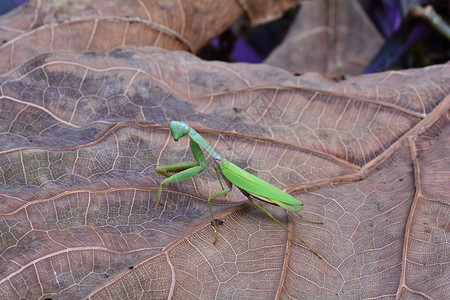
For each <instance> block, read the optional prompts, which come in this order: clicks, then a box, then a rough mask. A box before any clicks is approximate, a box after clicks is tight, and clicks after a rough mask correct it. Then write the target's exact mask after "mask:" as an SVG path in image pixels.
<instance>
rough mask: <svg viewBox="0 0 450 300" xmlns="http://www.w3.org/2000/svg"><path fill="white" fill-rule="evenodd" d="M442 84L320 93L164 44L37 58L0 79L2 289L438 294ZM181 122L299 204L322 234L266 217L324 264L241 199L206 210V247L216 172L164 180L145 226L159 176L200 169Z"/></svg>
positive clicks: (443, 179)
mask: <svg viewBox="0 0 450 300" xmlns="http://www.w3.org/2000/svg"><path fill="white" fill-rule="evenodd" d="M177 66H178V67H177ZM241 69H245V72H244V73H239V70H241ZM262 74H272V75H274V78H278V80H279V81H278V84H279V86H270V85H269V82H272V78H270V77H266V82H265V81H264V78H263V77H264V76H262ZM449 74H450V73H449V66H448V65H442V66H435V67H431V68H428V69H424V70H411V71H404V72H402V73H395V72H390V73H384V74H377V75H370V76H364V77H361V80H360V81H358V78H354V79H353V81H351V82H350V81H349V83H348V85H346V83H345V82H343V83H339V84H335V85H334V86H332V85H329V86H328V87H329V88H328V91H326V90H318V89H316V90H312V89H309V88H306V87H303V86H301V84H298V85H297V86H285V87H282V86H281V85H282V78H283V76H287V75H285V74H284V73H283V72H282V71H280V70H278V69H273V68H271V67H269V66H263V65H255V66H250V65H245V64H234V65H229V64H225V63H218V62H214V63H207V62H202V61H200V60H199V59H197V58H195V57H193V56H192V55H189V54H187V53H183V52H178V53H177V52H169V51H164V50H161V49H157V48H148V49H141V50H137V49H136V50H131V49H118V50H116V51H113V52H111V53H109V54H107V55H97V54H92V53H86V54H70V53H65V54H64V53H61V54H58V53H55V54H47V55H44V56H41V57H38V58H36V59H35V60H32V61H30V62H29V63H28V64H26V65H24V66H23V67H21V68H19V69H17V70H16V71H14V72H10V73H9V74H8V75H5V76H3V77H2V78H1V80H0V86H1V92H2V94H1V98H0V100H1V103H2V111H3V113H2V114H1V118H2V120H1V123H0V124H1V128H2V129H1V130H2V132H3V134H2V135H1V137H2V143H1V145H2V152H1V155H0V162H1V163H0V165H1V176H0V178H2V184H1V186H0V188H1V192H0V197H1V201H0V203H1V206H0V208H1V212H0V213H1V218H2V220H1V222H0V224H1V225H0V230H1V233H2V237H3V238H2V243H1V244H0V247H1V249H2V250H1V253H2V255H1V263H0V274H3V278H2V279H1V281H0V289H1V291H2V293H3V294H4V295H8V296H9V297H10V298H20V297H23V298H29V299H35V298H39V297H42V298H44V297H56V298H82V297H89V298H92V299H100V298H102V299H103V298H114V299H117V298H132V299H134V298H139V297H141V296H142V297H143V298H152V299H154V298H167V297H174V298H183V299H186V298H192V297H196V298H202V299H211V298H233V297H234V298H274V297H280V298H289V297H291V298H322V299H325V298H328V299H333V298H336V299H338V298H343V299H349V298H361V299H362V298H375V297H387V298H390V297H395V296H399V297H400V298H405V299H406V298H409V297H410V294H412V295H415V296H419V295H425V296H426V297H428V298H436V299H443V298H445V295H448V291H449V289H448V286H446V285H447V283H448V280H447V278H446V275H445V274H448V272H447V271H446V270H447V268H448V253H449V245H448V242H447V240H448V239H447V235H448V228H447V226H448V225H447V224H448V215H449V211H448V204H449V203H448V202H449V199H448V182H449V176H450V172H449V157H448V153H450V151H449V150H450V149H447V148H448V145H449V144H450V143H449V134H448V131H449V126H448V125H449V124H450V122H449V113H448V111H449V107H450V97H449V96H448V93H449V90H450V88H449V86H450V85H449ZM291 77H292V76H291ZM387 78H390V80H389V84H386V90H384V91H383V92H380V93H379V95H380V97H379V99H376V97H372V93H375V92H376V91H377V90H380V89H382V88H383V86H384V84H383V81H384V80H385V79H387ZM290 79H291V80H295V78H294V77H292V78H290ZM286 81H287V82H289V80H286ZM292 82H293V81H292ZM395 82H397V84H395ZM233 86H235V87H237V88H234V89H233ZM362 87H364V90H363V92H358V90H359V89H360V88H362ZM395 92H397V98H396V99H395V101H393V100H391V102H389V101H388V100H389V99H388V98H387V96H388V95H390V94H393V93H395ZM420 95H421V96H420ZM424 95H426V97H425V96H424ZM383 96H386V98H384V97H383ZM391 99H392V98H391ZM418 103H420V105H417V104H418ZM415 107H423V108H424V110H423V111H420V113H418V112H417V111H415ZM178 115H179V116H180V118H181V119H182V120H183V121H186V122H188V123H189V124H190V125H192V126H193V127H195V128H197V129H198V131H199V132H200V133H201V134H202V135H203V136H204V137H205V138H206V139H207V140H208V141H209V142H210V144H211V145H213V147H214V149H216V151H217V152H218V153H220V154H222V155H223V156H224V157H226V158H228V159H229V160H231V161H233V162H235V163H236V164H238V165H239V166H241V167H243V168H245V169H246V170H248V171H250V172H252V173H254V174H256V175H257V176H259V177H261V178H263V179H264V180H267V181H268V182H270V183H272V184H274V185H275V186H278V187H281V188H285V190H287V191H290V193H291V194H292V195H294V196H295V197H297V198H298V199H300V200H301V201H303V202H304V203H305V209H304V212H303V214H304V215H305V216H306V217H308V218H309V219H313V220H317V221H323V222H324V223H325V224H324V225H315V224H309V223H305V222H303V221H301V220H300V219H299V218H298V217H296V216H295V215H287V214H286V213H285V212H284V211H283V210H281V209H277V208H272V207H270V209H271V210H272V211H273V212H274V213H275V214H276V215H277V216H278V217H279V218H280V219H281V220H282V221H283V222H286V223H288V224H289V226H291V228H292V229H293V230H294V231H295V232H296V233H297V234H299V235H301V236H302V237H303V238H304V239H305V240H306V241H307V242H308V243H309V244H310V245H311V247H313V248H314V249H315V250H316V251H317V252H319V254H320V255H321V256H322V257H323V260H319V259H317V258H316V257H315V256H314V255H312V254H311V253H310V252H309V251H308V250H307V249H305V248H304V247H303V246H302V245H301V244H298V243H297V241H296V240H293V239H292V238H291V237H290V236H289V235H288V234H286V232H284V231H283V230H282V229H281V228H280V227H279V226H278V225H276V224H275V223H273V222H272V221H271V220H270V219H268V218H267V217H266V216H265V215H264V214H263V213H261V212H259V211H258V210H256V209H255V208H253V207H252V206H249V204H248V203H247V202H246V200H245V198H244V197H243V196H242V195H240V193H239V192H237V191H235V192H234V193H233V194H231V195H229V197H227V198H223V199H218V200H217V201H216V202H215V203H214V210H215V213H216V217H217V218H219V219H221V220H222V221H223V222H224V223H223V225H221V226H219V233H220V238H219V241H218V243H217V245H216V246H213V245H212V241H213V240H214V233H213V229H212V227H211V226H210V218H209V211H208V209H207V206H206V198H207V197H208V196H210V195H211V194H213V193H215V192H217V191H218V190H220V186H219V184H218V181H217V179H216V177H215V174H214V171H213V170H212V168H211V167H210V168H208V169H207V170H206V171H204V172H203V173H201V174H199V175H198V176H196V177H194V178H193V179H192V180H187V181H185V182H182V183H179V184H171V185H169V189H168V190H164V193H163V199H162V200H163V204H164V206H163V207H161V208H159V209H158V213H157V216H156V217H155V218H153V217H152V211H153V207H154V205H155V190H156V188H157V185H158V183H159V182H160V181H161V180H162V178H161V176H160V175H159V174H156V173H155V171H154V168H155V167H156V166H158V165H164V164H169V163H175V162H179V161H188V160H192V155H191V153H190V151H189V148H188V140H187V138H185V139H182V140H180V141H179V142H178V143H177V142H175V141H173V139H172V138H171V137H170V135H169V132H168V129H167V124H168V122H169V121H170V120H173V119H176V118H178ZM209 162H210V164H211V163H212V162H211V160H209ZM240 202H242V204H241V205H238V203H240Z"/></svg>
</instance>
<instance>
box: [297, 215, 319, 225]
mask: <svg viewBox="0 0 450 300" xmlns="http://www.w3.org/2000/svg"><path fill="white" fill-rule="evenodd" d="M295 214H296V215H297V216H299V217H300V218H301V219H302V220H303V221H305V222H308V223H311V224H319V225H323V224H324V223H323V222H318V221H312V220H310V219H308V218H305V217H304V216H302V215H301V214H299V213H295Z"/></svg>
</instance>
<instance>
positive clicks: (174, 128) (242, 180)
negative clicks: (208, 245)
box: [155, 121, 323, 258]
mask: <svg viewBox="0 0 450 300" xmlns="http://www.w3.org/2000/svg"><path fill="white" fill-rule="evenodd" d="M169 129H170V132H171V134H172V136H173V138H174V140H175V141H178V140H179V139H180V138H182V137H183V136H185V135H186V134H187V135H189V138H190V148H191V151H192V154H193V155H194V158H195V161H194V162H181V163H176V164H172V165H166V166H160V167H157V168H156V172H158V173H159V174H161V175H164V176H166V177H167V178H166V179H164V180H163V181H161V183H160V185H159V187H158V194H157V197H156V201H157V204H156V207H158V205H159V204H160V202H161V192H162V186H163V184H168V183H171V182H180V181H184V180H187V179H189V178H191V177H193V176H195V175H197V174H198V173H200V172H202V171H203V170H204V169H205V168H206V159H205V156H204V154H203V151H202V150H201V148H200V146H201V147H202V148H203V149H205V150H206V151H207V152H208V153H209V154H210V155H211V156H212V157H213V158H214V161H215V163H216V165H214V169H215V171H216V174H217V178H219V182H220V185H221V187H222V191H220V192H219V193H217V194H215V195H213V196H211V197H209V198H208V208H209V211H210V213H211V223H212V224H213V226H214V230H215V232H216V238H215V240H214V244H215V243H216V241H217V239H218V232H217V224H216V220H215V219H214V214H213V211H212V208H211V200H212V199H214V198H217V197H220V196H222V195H225V194H227V193H228V192H230V191H231V188H232V186H233V184H234V185H235V186H236V187H237V188H238V189H239V190H240V191H241V192H242V194H244V195H245V196H246V197H247V198H248V200H250V202H251V203H252V204H253V205H254V206H256V207H257V208H259V209H260V210H262V211H263V212H264V213H265V214H266V215H267V216H269V218H271V219H272V220H274V221H275V222H276V223H277V224H279V225H280V226H281V227H283V228H284V229H285V230H286V231H287V232H289V233H290V234H292V236H294V237H295V238H296V239H297V240H299V241H300V242H301V243H303V244H304V245H305V246H306V247H307V248H308V249H309V250H310V251H311V252H312V253H314V254H315V255H316V256H317V257H319V258H321V257H320V256H319V255H318V254H317V253H316V252H315V251H314V250H313V249H311V247H309V245H308V244H307V243H306V242H305V241H304V240H303V239H302V238H300V237H299V236H298V235H296V234H295V233H294V232H292V231H291V230H289V229H288V228H287V227H286V226H285V225H284V224H283V223H281V222H280V221H279V220H277V219H276V218H275V217H274V216H273V215H272V214H271V213H270V212H268V211H267V210H266V209H264V208H263V207H262V206H261V205H259V203H257V202H256V201H255V200H261V201H265V202H267V203H270V204H274V205H278V206H280V207H282V208H284V209H285V210H287V211H290V212H294V213H296V214H297V215H298V216H299V217H301V218H302V219H304V220H306V221H308V222H311V223H315V224H323V223H322V222H312V221H309V220H307V219H306V218H304V217H302V216H301V215H300V214H298V212H299V211H301V210H302V209H303V203H302V202H301V201H299V200H297V199H296V198H294V197H292V196H291V195H289V194H287V193H285V192H283V191H282V190H280V189H279V188H277V187H275V186H273V185H271V184H270V183H268V182H266V181H264V180H262V179H260V178H258V177H256V176H255V175H252V174H250V173H248V172H247V171H244V170H243V169H241V168H239V167H238V166H236V165H235V164H233V163H232V162H230V161H228V160H226V159H223V158H222V157H221V156H220V155H219V154H217V153H216V152H215V151H214V150H213V149H212V148H211V146H210V145H209V144H208V142H206V140H205V139H204V138H203V137H202V136H201V135H200V134H199V133H198V132H196V131H195V130H194V129H193V128H191V127H190V126H188V125H187V124H186V123H183V122H180V121H172V122H170V125H169ZM222 179H223V180H224V181H225V183H226V186H227V188H225V187H224V185H223V183H222ZM156 207H155V211H156Z"/></svg>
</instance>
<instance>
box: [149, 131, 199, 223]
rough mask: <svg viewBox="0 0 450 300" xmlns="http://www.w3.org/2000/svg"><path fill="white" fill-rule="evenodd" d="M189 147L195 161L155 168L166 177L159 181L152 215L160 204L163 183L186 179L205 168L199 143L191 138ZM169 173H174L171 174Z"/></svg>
mask: <svg viewBox="0 0 450 300" xmlns="http://www.w3.org/2000/svg"><path fill="white" fill-rule="evenodd" d="M190 147H191V151H192V154H193V155H194V158H195V162H181V163H176V164H172V165H167V166H160V167H157V168H156V172H158V173H159V174H161V175H164V176H166V177H167V178H166V179H164V180H163V181H161V183H160V184H159V187H158V194H157V196H156V206H155V211H154V212H153V215H155V213H156V209H157V208H158V205H159V204H161V192H162V186H163V184H168V183H171V182H180V181H184V180H187V179H189V178H191V177H193V176H195V175H197V174H198V173H200V172H201V171H203V170H204V169H205V168H206V159H205V156H204V155H203V152H202V150H201V149H200V147H199V145H198V144H197V143H196V142H194V141H192V140H191V141H190ZM171 173H175V174H173V175H172V174H171Z"/></svg>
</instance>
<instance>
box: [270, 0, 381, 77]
mask: <svg viewBox="0 0 450 300" xmlns="http://www.w3.org/2000/svg"><path fill="white" fill-rule="evenodd" d="M382 44H383V38H382V36H381V35H380V34H379V33H378V31H377V29H376V28H375V27H374V25H373V24H372V22H371V21H370V19H369V18H368V17H367V15H366V14H365V12H364V10H363V9H362V7H361V5H360V4H359V2H358V1H346V0H338V1H337V0H316V1H310V2H306V3H304V4H302V7H301V9H300V11H299V14H298V15H297V18H296V20H295V22H294V23H293V24H292V26H291V27H290V31H289V33H288V34H287V36H286V37H285V39H284V41H283V42H282V43H281V45H279V46H278V47H277V48H276V49H274V51H272V53H271V54H270V56H269V57H268V58H267V59H266V60H265V63H267V64H270V65H272V66H277V67H280V68H284V69H286V70H289V71H291V72H296V73H304V72H319V73H321V74H327V75H328V76H342V75H359V74H361V73H362V71H363V70H364V69H365V67H366V66H367V65H368V64H369V63H370V61H371V60H372V58H373V57H374V56H375V55H376V53H377V51H378V50H379V49H380V47H381V46H382Z"/></svg>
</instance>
